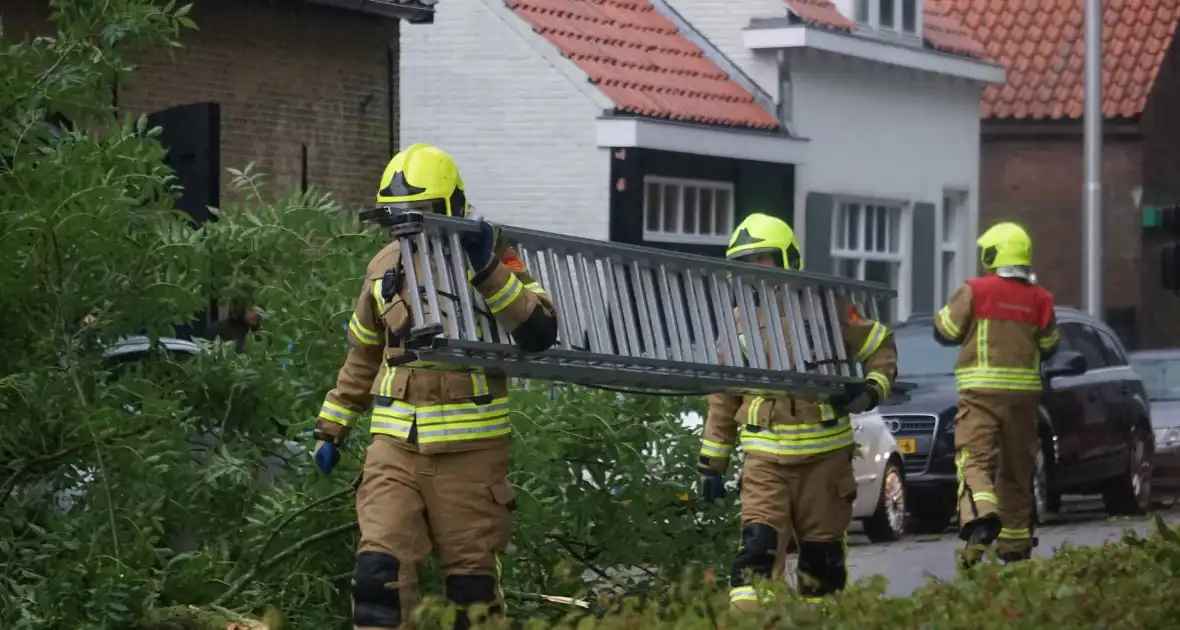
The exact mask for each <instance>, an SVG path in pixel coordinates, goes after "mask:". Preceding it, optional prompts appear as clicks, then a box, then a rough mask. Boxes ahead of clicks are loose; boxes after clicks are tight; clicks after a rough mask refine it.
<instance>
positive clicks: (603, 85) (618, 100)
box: [504, 0, 780, 130]
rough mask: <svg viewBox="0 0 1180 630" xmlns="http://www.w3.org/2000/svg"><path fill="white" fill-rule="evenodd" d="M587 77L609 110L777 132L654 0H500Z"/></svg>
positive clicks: (765, 113) (742, 89) (753, 101)
mask: <svg viewBox="0 0 1180 630" xmlns="http://www.w3.org/2000/svg"><path fill="white" fill-rule="evenodd" d="M504 2H505V3H506V5H507V6H508V7H509V9H511V10H512V11H513V12H514V13H515V14H516V15H517V16H518V17H519V18H520V19H522V20H523V21H525V22H526V23H528V24H529V25H530V26H531V27H532V28H533V31H534V32H536V33H537V34H539V35H540V36H541V37H543V38H545V39H546V40H547V41H548V42H549V43H550V44H552V45H553V46H554V47H556V48H557V49H558V51H559V52H560V53H561V55H562V56H564V57H566V58H568V59H569V60H571V61H572V62H573V63H574V65H576V66H578V68H579V69H580V70H581V71H582V72H583V73H585V75H586V77H587V79H588V81H589V82H590V83H591V84H593V85H595V86H596V88H597V89H598V90H599V91H600V92H601V93H602V94H603V95H604V96H606V97H607V98H608V99H610V100H611V101H612V102H614V104H615V109H616V110H617V111H620V112H628V113H632V114H638V115H643V116H653V117H659V118H666V119H670V120H683V121H693V122H700V123H708V124H718V125H723V126H726V127H731V128H733V127H746V128H750V129H761V130H778V129H779V128H780V123H779V121H778V119H777V118H776V117H775V116H774V115H773V114H771V113H770V112H768V111H767V110H766V109H765V108H763V107H762V106H761V105H760V104H759V103H758V102H757V99H756V97H755V95H754V94H752V93H751V92H750V91H749V90H748V89H746V88H745V87H743V86H742V85H741V84H740V83H739V82H738V81H736V80H735V79H734V78H733V77H732V76H731V75H730V74H729V73H728V72H726V70H725V68H723V67H721V66H719V65H718V64H717V63H716V62H714V61H713V60H712V59H710V58H709V57H708V55H707V53H706V52H705V51H704V50H703V49H702V48H701V47H700V46H699V45H698V44H697V43H694V42H693V41H692V40H691V39H690V38H689V37H688V36H687V35H685V33H684V32H682V31H681V29H680V28H679V27H678V26H677V24H676V23H675V22H673V21H672V20H670V19H669V18H668V17H667V16H666V15H664V14H663V12H661V11H660V10H659V8H657V7H656V6H655V5H654V4H653V1H652V0H504Z"/></svg>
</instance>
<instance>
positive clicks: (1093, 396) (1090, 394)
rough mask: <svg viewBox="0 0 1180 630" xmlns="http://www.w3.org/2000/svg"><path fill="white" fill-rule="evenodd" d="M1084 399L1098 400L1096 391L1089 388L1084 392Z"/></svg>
mask: <svg viewBox="0 0 1180 630" xmlns="http://www.w3.org/2000/svg"><path fill="white" fill-rule="evenodd" d="M1086 400H1088V401H1090V402H1095V401H1097V400H1098V392H1096V391H1094V390H1090V392H1088V393H1087V394H1086Z"/></svg>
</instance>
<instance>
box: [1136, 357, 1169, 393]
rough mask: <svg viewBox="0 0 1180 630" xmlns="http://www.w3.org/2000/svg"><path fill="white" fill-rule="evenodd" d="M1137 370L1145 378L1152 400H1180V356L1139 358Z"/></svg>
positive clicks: (1146, 387)
mask: <svg viewBox="0 0 1180 630" xmlns="http://www.w3.org/2000/svg"><path fill="white" fill-rule="evenodd" d="M1134 363H1135V371H1136V372H1138V373H1139V376H1140V377H1142V378H1143V387H1144V388H1145V389H1147V397H1148V398H1150V399H1151V400H1180V357H1175V358H1171V359H1137V360H1135V361H1134Z"/></svg>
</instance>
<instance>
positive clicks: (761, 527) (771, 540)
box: [729, 523, 778, 587]
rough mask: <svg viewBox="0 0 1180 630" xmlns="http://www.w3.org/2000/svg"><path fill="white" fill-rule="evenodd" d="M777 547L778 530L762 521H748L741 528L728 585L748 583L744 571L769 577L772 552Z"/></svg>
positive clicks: (734, 585) (771, 565) (771, 566)
mask: <svg viewBox="0 0 1180 630" xmlns="http://www.w3.org/2000/svg"><path fill="white" fill-rule="evenodd" d="M777 548H778V532H776V531H775V530H774V528H773V527H771V526H769V525H766V524H763V523H750V524H749V525H746V526H745V527H743V528H742V542H741V546H740V547H738V552H737V555H736V556H735V557H734V559H733V570H732V571H731V572H730V576H729V583H730V586H733V587H738V586H745V585H747V584H749V581H748V578H747V577H746V572H747V571H748V572H750V573H752V574H754V575H757V576H760V577H764V578H769V577H770V574H771V573H772V572H773V571H774V553H775V551H776V550H777Z"/></svg>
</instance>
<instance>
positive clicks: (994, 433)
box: [955, 389, 1041, 558]
mask: <svg viewBox="0 0 1180 630" xmlns="http://www.w3.org/2000/svg"><path fill="white" fill-rule="evenodd" d="M1040 398H1041V397H1040V393H1039V392H1022V391H1009V390H977V389H968V390H963V391H960V392H959V409H958V414H957V418H956V420H955V450H956V451H957V455H956V459H955V464H956V470H957V473H958V479H959V493H958V502H959V524H960V534H959V535H960V536H961V537H962V538H964V539H965V540H967V539H970V538H971V533H972V531H973V530H974V529H975V527H977V526H979V525H981V524H982V523H984V522H985V519H986V521H991V522H993V523H994V521H995V520H996V518H998V520H999V528H998V532H997V533H998V538H997V539H996V551H997V552H998V553H999V554H1000V555H1001V556H1002V557H1009V558H1012V557H1016V558H1027V557H1028V556H1030V555H1031V554H1032V547H1033V526H1034V521H1035V518H1036V512H1035V509H1036V508H1035V507H1034V506H1035V503H1034V500H1033V476H1034V475H1035V474H1036V456H1037V409H1038V406H1039V404H1040ZM989 527H990V529H995V528H994V526H989ZM990 538H992V536H991V535H985V536H983V538H981V539H979V541H978V542H982V543H984V544H990V543H991V542H992V540H989V539H990Z"/></svg>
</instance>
